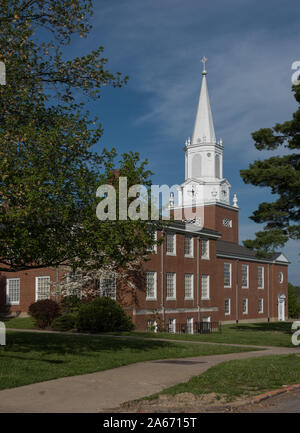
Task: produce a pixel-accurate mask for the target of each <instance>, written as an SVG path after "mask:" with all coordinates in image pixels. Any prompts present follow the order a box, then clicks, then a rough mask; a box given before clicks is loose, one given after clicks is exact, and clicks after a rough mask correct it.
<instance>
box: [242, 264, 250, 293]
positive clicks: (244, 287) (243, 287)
mask: <svg viewBox="0 0 300 433" xmlns="http://www.w3.org/2000/svg"><path fill="white" fill-rule="evenodd" d="M245 266H246V270H247V285H246V286H243V267H245ZM241 276H242V281H241V283H242V284H241V287H242V289H249V265H246V264H245V263H242V264H241Z"/></svg>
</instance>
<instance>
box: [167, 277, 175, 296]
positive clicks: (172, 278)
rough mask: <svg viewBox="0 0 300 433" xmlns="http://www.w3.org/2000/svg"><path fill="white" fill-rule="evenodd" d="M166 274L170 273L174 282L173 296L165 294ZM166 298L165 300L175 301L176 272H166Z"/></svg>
mask: <svg viewBox="0 0 300 433" xmlns="http://www.w3.org/2000/svg"><path fill="white" fill-rule="evenodd" d="M168 274H169V275H172V281H173V284H174V287H173V296H167V294H168ZM166 300H167V301H176V272H166Z"/></svg>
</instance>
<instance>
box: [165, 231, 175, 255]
mask: <svg viewBox="0 0 300 433" xmlns="http://www.w3.org/2000/svg"><path fill="white" fill-rule="evenodd" d="M167 254H168V255H170V256H176V235H175V234H173V233H167Z"/></svg>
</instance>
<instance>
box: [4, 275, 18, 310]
mask: <svg viewBox="0 0 300 433" xmlns="http://www.w3.org/2000/svg"><path fill="white" fill-rule="evenodd" d="M6 303H7V304H8V305H19V304H20V278H8V279H7V280H6Z"/></svg>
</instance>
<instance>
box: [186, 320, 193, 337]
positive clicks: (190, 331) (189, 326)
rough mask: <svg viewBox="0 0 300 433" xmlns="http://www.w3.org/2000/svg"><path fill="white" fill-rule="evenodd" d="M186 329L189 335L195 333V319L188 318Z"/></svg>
mask: <svg viewBox="0 0 300 433" xmlns="http://www.w3.org/2000/svg"><path fill="white" fill-rule="evenodd" d="M186 327H187V333H188V334H193V333H194V319H193V317H188V318H187V321H186Z"/></svg>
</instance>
